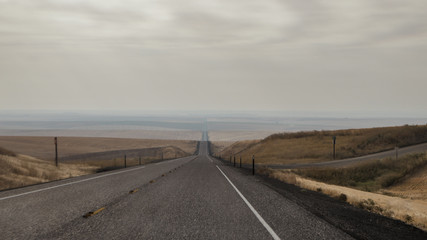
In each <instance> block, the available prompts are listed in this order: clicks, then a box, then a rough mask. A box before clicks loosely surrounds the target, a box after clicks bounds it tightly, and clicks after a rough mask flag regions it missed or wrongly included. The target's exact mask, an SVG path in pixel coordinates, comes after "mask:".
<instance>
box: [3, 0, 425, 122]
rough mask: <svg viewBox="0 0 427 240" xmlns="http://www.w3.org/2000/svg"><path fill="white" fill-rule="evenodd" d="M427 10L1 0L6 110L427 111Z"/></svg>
mask: <svg viewBox="0 0 427 240" xmlns="http://www.w3.org/2000/svg"><path fill="white" fill-rule="evenodd" d="M426 7H427V2H425V1H422V0H410V1H404V2H402V1H397V0H387V1H385V0H360V1H333V0H329V1H316V0H307V1H298V0H287V1H285V0H282V1H279V0H268V1H243V0H235V1H200V0H187V1H173V0H158V1H139V0H127V1H119V0H115V1H113V0H110V1H106V0H104V1H101V0H98V1H94V0H92V1H76V0H14V1H6V0H0V72H1V73H2V77H1V83H2V91H3V92H2V94H1V95H0V102H1V103H2V104H1V105H0V110H1V109H15V108H20V109H26V108H28V109H53V108H59V109H80V108H82V109H93V108H101V109H118V108H119V109H122V108H125V109H190V110H191V109H208V110H209V109H225V110H233V109H234V110H251V109H260V110H263V109H266V110H318V109H320V110H322V109H323V110H337V111H340V110H349V109H348V108H350V110H352V109H354V110H357V111H363V110H374V111H375V110H376V109H385V110H387V111H396V109H406V110H408V111H409V110H410V111H411V112H418V113H419V112H425V115H427V111H426V109H425V108H424V107H423V104H422V102H425V101H426V100H427V97H426V96H425V93H424V90H423V89H425V88H426V87H427V81H425V80H424V78H423V76H425V75H426V73H427V70H426V68H425V66H424V65H425V64H424V63H425V62H426V61H427V48H426V47H427V46H426V42H427V39H426V38H427V15H426V14H425V13H424V10H425V9H426ZM22 96H25V98H23V97H22ZM53 100H55V101H53Z"/></svg>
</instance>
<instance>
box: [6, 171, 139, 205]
mask: <svg viewBox="0 0 427 240" xmlns="http://www.w3.org/2000/svg"><path fill="white" fill-rule="evenodd" d="M142 168H145V166H142V167H138V168H134V169H129V170H124V171H120V172H115V173H108V174H104V175H101V176H96V177H92V178H86V179H82V180H79V181H75V182H69V183H64V184H60V185H56V186H52V187H47V188H42V189H38V190H34V191H29V192H25V193H20V194H16V195H11V196H7V197H2V198H0V201H2V200H6V199H10V198H15V197H19V196H23V195H27V194H31V193H36V192H42V191H46V190H50V189H54V188H58V187H63V186H68V185H72V184H76V183H81V182H86V181H90V180H94V179H98V178H103V177H108V176H111V175H116V174H120V173H125V172H130V171H135V170H139V169H142Z"/></svg>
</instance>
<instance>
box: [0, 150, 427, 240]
mask: <svg viewBox="0 0 427 240" xmlns="http://www.w3.org/2000/svg"><path fill="white" fill-rule="evenodd" d="M285 188H286V186H285ZM285 188H282V186H280V184H274V183H269V182H268V181H265V180H263V178H262V177H259V176H252V175H250V173H249V172H247V171H246V170H241V169H237V168H234V167H232V166H229V165H226V164H224V163H222V162H220V161H219V160H216V159H214V158H212V157H209V156H208V154H207V143H206V142H201V143H200V148H199V155H198V156H193V157H187V158H180V159H174V160H169V161H164V162H159V163H155V164H150V165H145V166H139V167H133V168H127V169H121V170H116V171H110V172H105V173H101V174H94V175H90V176H84V177H78V178H73V179H68V180H63V181H57V182H51V183H47V184H40V185H35V186H30V187H25V188H20V189H14V190H9V191H3V192H0V238H1V239H354V238H361V239H381V238H383V239H390V236H392V238H391V239H393V237H395V238H394V239H404V238H405V237H406V238H407V239H426V238H425V237H426V236H427V235H426V234H425V232H423V231H421V230H419V229H416V228H413V227H410V226H407V225H405V224H403V223H401V222H398V221H394V220H389V219H386V218H383V217H380V216H377V215H374V214H370V213H366V212H364V211H362V210H357V209H355V208H353V207H351V206H349V205H347V204H344V203H342V202H339V201H337V200H334V199H330V198H328V197H326V196H321V195H319V193H308V192H306V191H305V190H304V191H302V190H301V193H302V194H305V195H304V196H307V197H301V196H299V195H298V194H299V193H298V191H300V190H298V189H297V190H295V189H296V188H295V187H290V188H289V189H290V190H286V189H285ZM307 194H312V195H310V196H311V197H312V198H313V199H314V200H310V201H312V202H313V203H316V201H317V199H318V200H319V201H325V204H326V202H331V204H336V206H337V207H328V205H325V204H321V205H322V206H321V207H320V208H322V207H323V208H324V210H319V208H318V207H316V209H317V210H315V211H314V210H313V208H312V207H309V206H307V204H306V203H305V202H304V201H306V200H307V201H308V200H309V198H310V196H308V195H307ZM316 194H317V195H316ZM313 196H314V197H313ZM301 198H303V199H304V201H299V200H298V199H301ZM322 199H323V200H322ZM324 199H326V200H324ZM308 205H310V204H308ZM330 206H335V205H330ZM339 206H343V207H342V209H344V210H340V212H339V214H336V213H335V212H330V211H329V210H328V209H329V208H331V210H332V208H333V209H340V207H339ZM345 209H350V210H349V211H347V210H345ZM346 214H348V215H346ZM357 214H362V215H361V217H359V218H358V219H352V217H351V216H358V215H357ZM363 214H365V215H363ZM366 214H368V215H366ZM327 215H331V216H327ZM366 216H368V217H366ZM337 218H339V219H338V220H339V221H338V220H337ZM334 219H335V220H334ZM340 219H341V220H340ZM371 219H373V220H371ZM340 221H344V222H345V224H341V223H340ZM384 222H386V223H390V224H391V225H387V224H384ZM396 226H397V227H396ZM395 229H397V230H395ZM402 229H403V230H402ZM393 231H396V233H394V232H393ZM405 231H406V232H405ZM358 232H359V233H358ZM387 233H391V234H388V235H387ZM396 234H397V235H396ZM399 234H400V235H399Z"/></svg>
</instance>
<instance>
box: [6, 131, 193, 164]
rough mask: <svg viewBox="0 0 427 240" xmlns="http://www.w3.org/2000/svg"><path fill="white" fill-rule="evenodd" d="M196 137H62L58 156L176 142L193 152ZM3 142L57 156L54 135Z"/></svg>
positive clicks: (42, 155) (26, 152)
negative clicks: (160, 138) (151, 138)
mask: <svg viewBox="0 0 427 240" xmlns="http://www.w3.org/2000/svg"><path fill="white" fill-rule="evenodd" d="M196 145H197V142H196V141H180V140H150V139H126V138H93V137H59V138H58V152H59V157H60V158H61V157H66V156H71V155H79V154H87V153H94V152H104V151H114V150H124V149H143V148H156V147H169V146H175V147H178V148H180V149H182V150H183V151H185V152H187V153H189V154H193V153H194V152H195V150H196ZM0 146H2V147H4V148H7V149H9V150H11V151H13V152H16V153H19V154H24V155H29V156H34V157H36V158H40V159H46V160H53V159H54V156H55V155H54V154H55V152H54V150H55V149H54V142H53V137H4V136H0Z"/></svg>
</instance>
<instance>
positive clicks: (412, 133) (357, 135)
mask: <svg viewBox="0 0 427 240" xmlns="http://www.w3.org/2000/svg"><path fill="white" fill-rule="evenodd" d="M332 136H336V137H337V141H336V158H337V159H344V158H351V157H357V156H363V155H367V154H371V153H376V152H381V151H385V150H390V149H393V148H394V147H395V146H399V147H403V146H407V145H413V144H417V143H423V142H427V125H422V126H401V127H386V128H370V129H351V130H337V131H311V132H298V133H282V134H274V135H271V136H270V137H267V138H266V139H264V140H262V141H260V142H259V143H256V144H250V143H246V146H245V147H244V148H243V150H241V149H236V147H235V146H236V144H237V143H236V144H233V145H232V146H230V147H228V148H226V149H224V150H223V151H221V152H219V153H218V154H220V155H223V156H229V155H230V154H231V153H232V152H234V153H235V154H236V153H237V154H238V155H239V156H242V157H243V161H244V162H246V163H248V162H249V161H250V160H251V158H252V155H255V157H256V161H257V162H258V163H280V164H292V163H313V162H323V161H330V160H332ZM240 144H241V145H244V144H245V142H242V143H240Z"/></svg>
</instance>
